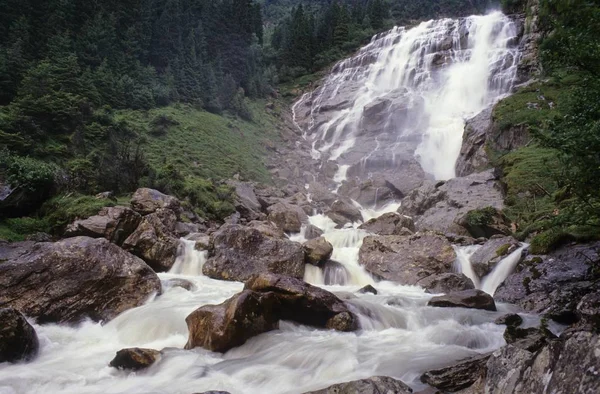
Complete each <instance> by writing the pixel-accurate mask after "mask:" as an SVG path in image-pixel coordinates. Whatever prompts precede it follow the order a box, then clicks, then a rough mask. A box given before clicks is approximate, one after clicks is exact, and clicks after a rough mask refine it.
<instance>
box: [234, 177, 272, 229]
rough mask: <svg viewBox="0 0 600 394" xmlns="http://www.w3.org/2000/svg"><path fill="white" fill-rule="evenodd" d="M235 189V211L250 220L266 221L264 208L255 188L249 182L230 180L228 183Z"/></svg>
mask: <svg viewBox="0 0 600 394" xmlns="http://www.w3.org/2000/svg"><path fill="white" fill-rule="evenodd" d="M227 184H228V185H229V186H231V187H232V188H233V189H234V192H235V193H234V205H235V210H236V211H238V212H239V213H240V215H241V216H242V217H243V218H245V219H248V220H257V219H264V217H265V214H264V213H262V206H261V204H260V202H259V201H258V197H257V196H256V193H255V192H254V186H253V185H252V184H251V183H248V182H240V181H233V180H230V181H228V182H227Z"/></svg>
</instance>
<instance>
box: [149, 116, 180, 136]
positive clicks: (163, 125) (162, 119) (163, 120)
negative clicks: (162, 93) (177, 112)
mask: <svg viewBox="0 0 600 394" xmlns="http://www.w3.org/2000/svg"><path fill="white" fill-rule="evenodd" d="M177 125H179V122H178V121H177V120H175V119H173V117H171V116H169V115H166V114H159V115H157V116H155V117H154V119H152V121H151V122H150V134H151V135H153V136H155V137H160V136H163V135H165V134H167V132H168V131H169V128H170V127H171V126H177Z"/></svg>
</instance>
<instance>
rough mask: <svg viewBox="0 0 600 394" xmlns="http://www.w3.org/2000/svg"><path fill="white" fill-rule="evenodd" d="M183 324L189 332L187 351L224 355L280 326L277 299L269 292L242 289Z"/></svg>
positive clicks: (201, 308) (192, 314)
mask: <svg viewBox="0 0 600 394" xmlns="http://www.w3.org/2000/svg"><path fill="white" fill-rule="evenodd" d="M185 321H186V323H187V326H188V331H189V337H188V342H187V344H186V345H185V348H186V349H193V348H195V347H203V348H205V349H208V350H211V351H214V352H226V351H227V350H229V349H231V348H234V347H237V346H240V345H242V344H244V343H245V342H246V341H247V340H248V339H250V338H252V337H254V336H256V335H259V334H262V333H264V332H267V331H271V330H275V329H277V328H278V327H279V316H278V314H277V299H276V298H275V297H274V295H273V294H271V293H259V292H255V291H251V290H244V291H242V292H241V293H239V294H236V295H234V296H233V297H231V298H230V299H228V300H226V301H225V302H223V303H222V304H219V305H205V306H202V307H200V308H198V309H196V310H195V311H194V312H192V313H191V314H190V315H188V317H186V319H185Z"/></svg>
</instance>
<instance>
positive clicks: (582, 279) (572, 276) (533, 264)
mask: <svg viewBox="0 0 600 394" xmlns="http://www.w3.org/2000/svg"><path fill="white" fill-rule="evenodd" d="M599 251H600V242H596V243H592V244H588V245H575V246H573V245H570V246H565V247H562V248H560V249H558V250H556V251H554V252H552V253H550V254H548V255H547V256H528V257H527V258H526V259H525V260H524V261H522V262H520V263H519V264H518V265H517V267H516V269H515V271H514V272H513V273H512V274H511V275H510V276H509V277H508V278H506V280H505V281H504V283H502V284H501V285H500V286H499V287H498V289H497V290H496V292H495V294H494V296H495V297H496V299H497V300H498V301H501V302H508V303H511V304H516V305H518V306H519V307H521V308H523V309H524V310H526V311H530V312H534V313H544V314H546V316H548V317H550V318H552V319H554V320H557V321H559V322H563V323H566V324H571V323H573V322H575V321H577V320H579V319H580V318H581V313H580V312H579V311H578V309H577V306H578V303H579V302H580V301H581V300H582V299H583V298H584V297H585V296H586V295H588V294H594V293H597V292H598V291H600V285H599V284H598V279H599V278H600V274H599V273H598V271H597V270H595V269H594V267H597V266H598V264H599V262H600V252H599Z"/></svg>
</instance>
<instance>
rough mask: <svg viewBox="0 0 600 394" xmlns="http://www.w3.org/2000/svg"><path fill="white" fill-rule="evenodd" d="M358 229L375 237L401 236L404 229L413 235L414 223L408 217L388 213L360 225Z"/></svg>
mask: <svg viewBox="0 0 600 394" xmlns="http://www.w3.org/2000/svg"><path fill="white" fill-rule="evenodd" d="M358 228H360V229H362V230H365V231H368V232H370V233H373V234H377V235H403V234H405V230H406V229H408V230H410V231H411V232H413V233H414V232H415V223H414V221H413V220H412V219H411V218H409V217H408V216H404V215H400V214H398V213H395V212H389V213H385V214H383V215H381V216H379V217H378V218H375V219H371V220H369V221H368V222H366V223H363V224H361V225H360V226H359V227H358Z"/></svg>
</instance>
